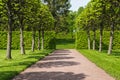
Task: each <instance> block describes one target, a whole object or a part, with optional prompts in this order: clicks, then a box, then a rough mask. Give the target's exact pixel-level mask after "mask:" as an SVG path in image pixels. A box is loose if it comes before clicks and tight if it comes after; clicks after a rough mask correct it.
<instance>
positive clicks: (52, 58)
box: [41, 57, 74, 61]
mask: <svg viewBox="0 0 120 80" xmlns="http://www.w3.org/2000/svg"><path fill="white" fill-rule="evenodd" d="M73 58H74V57H46V58H44V59H43V60H41V61H47V60H63V59H73Z"/></svg>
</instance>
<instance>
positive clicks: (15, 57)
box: [0, 50, 53, 80]
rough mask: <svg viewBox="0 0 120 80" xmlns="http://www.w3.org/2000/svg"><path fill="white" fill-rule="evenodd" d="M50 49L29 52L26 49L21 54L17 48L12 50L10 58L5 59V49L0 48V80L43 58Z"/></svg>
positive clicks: (7, 79)
mask: <svg viewBox="0 0 120 80" xmlns="http://www.w3.org/2000/svg"><path fill="white" fill-rule="evenodd" d="M52 51H53V50H43V51H35V52H31V51H30V50H26V54H25V55H21V54H20V51H19V50H13V51H12V60H6V59H5V53H6V51H5V50H0V80H10V79H11V78H13V77H14V76H15V75H17V74H18V73H19V72H21V71H23V70H24V69H26V68H27V67H29V66H30V65H32V64H33V63H35V62H36V61H38V60H40V59H42V58H44V57H45V56H46V55H48V54H49V53H51V52H52Z"/></svg>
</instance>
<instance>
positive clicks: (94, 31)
mask: <svg viewBox="0 0 120 80" xmlns="http://www.w3.org/2000/svg"><path fill="white" fill-rule="evenodd" d="M93 34H94V36H93V50H95V42H96V30H93Z"/></svg>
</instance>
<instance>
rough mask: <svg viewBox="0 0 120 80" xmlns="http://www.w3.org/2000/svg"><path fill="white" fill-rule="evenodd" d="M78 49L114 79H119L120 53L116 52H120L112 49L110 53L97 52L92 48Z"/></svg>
mask: <svg viewBox="0 0 120 80" xmlns="http://www.w3.org/2000/svg"><path fill="white" fill-rule="evenodd" d="M78 51H79V52H80V53H81V54H83V55H84V56H85V57H87V58H88V59H89V60H90V61H92V62H93V63H95V64H96V65H97V66H98V67H100V68H102V69H103V70H105V72H107V73H108V74H109V75H111V76H112V77H114V78H115V79H116V80H120V53H119V55H118V54H117V55H116V52H120V51H119V50H118V51H117V50H116V51H113V54H112V55H107V53H106V52H102V53H99V52H98V51H93V50H84V49H81V50H78Z"/></svg>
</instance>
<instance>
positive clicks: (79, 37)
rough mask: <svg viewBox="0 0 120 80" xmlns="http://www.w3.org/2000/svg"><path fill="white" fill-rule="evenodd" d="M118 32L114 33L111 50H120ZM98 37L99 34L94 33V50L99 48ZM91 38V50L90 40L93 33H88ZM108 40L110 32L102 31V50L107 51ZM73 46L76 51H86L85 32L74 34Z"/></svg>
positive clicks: (119, 33)
mask: <svg viewBox="0 0 120 80" xmlns="http://www.w3.org/2000/svg"><path fill="white" fill-rule="evenodd" d="M118 35H120V32H118V31H116V32H115V33H114V41H113V49H120V36H118ZM99 36H100V32H99V31H97V32H96V49H98V48H99ZM90 37H91V48H92V39H93V32H90ZM109 38H110V32H109V31H104V32H103V43H102V44H103V46H102V49H105V50H107V49H108V46H109ZM75 45H76V48H77V49H87V47H88V46H87V45H88V44H87V34H86V32H85V31H79V32H77V33H76V41H75Z"/></svg>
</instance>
